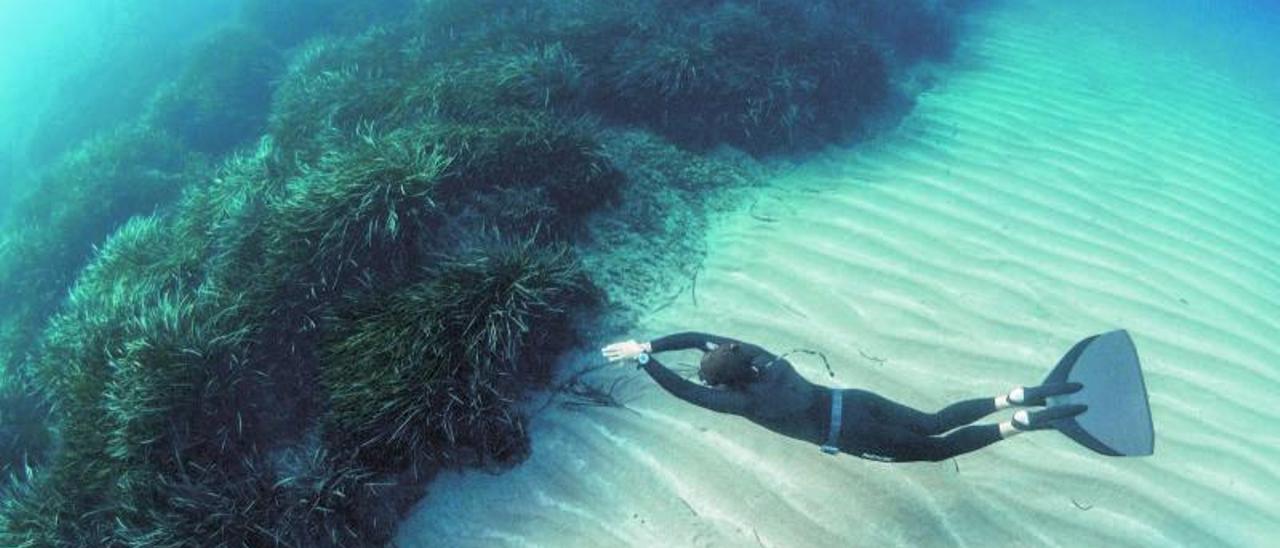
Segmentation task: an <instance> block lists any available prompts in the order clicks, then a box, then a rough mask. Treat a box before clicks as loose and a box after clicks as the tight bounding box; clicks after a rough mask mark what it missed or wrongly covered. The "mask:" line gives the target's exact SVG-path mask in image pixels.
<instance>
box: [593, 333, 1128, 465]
mask: <svg viewBox="0 0 1280 548" xmlns="http://www.w3.org/2000/svg"><path fill="white" fill-rule="evenodd" d="M1126 337H1127V335H1126ZM691 348H696V349H698V350H701V351H702V352H703V353H704V354H703V356H702V359H701V362H700V364H699V369H698V376H699V378H700V379H701V380H702V381H703V382H704V383H705V385H700V384H697V383H694V382H691V381H689V380H686V379H684V378H683V377H681V376H680V375H678V374H676V373H675V372H673V371H671V370H670V369H668V368H667V367H666V366H664V365H662V363H661V362H659V361H658V360H657V359H656V358H655V357H653V356H651V354H654V353H658V352H667V351H672V350H684V349H691ZM602 353H603V354H604V357H605V358H607V359H608V360H609V361H610V362H613V361H620V360H627V359H635V360H637V362H638V365H637V367H638V368H643V369H644V370H645V372H647V373H648V374H649V375H650V376H651V377H653V379H654V380H655V381H657V383H658V384H659V385H661V386H662V387H663V388H664V389H666V390H667V391H668V392H670V393H671V394H673V395H675V396H676V397H678V398H680V399H682V400H685V401H687V402H689V403H692V404H694V405H698V406H700V407H704V408H707V409H710V410H712V411H718V412H721V413H729V414H734V415H739V416H742V417H744V418H746V419H748V420H750V421H752V422H754V423H756V424H758V425H760V426H763V427H765V428H767V429H769V430H772V431H773V432H776V433H778V434H782V435H784V436H789V437H791V438H795V439H798V440H802V441H805V442H810V443H814V444H817V445H819V446H820V447H821V449H822V450H823V452H826V453H829V454H835V453H839V452H844V453H848V454H851V455H857V456H859V457H862V458H864V459H870V460H876V461H882V462H912V461H940V460H946V459H949V458H951V457H954V456H956V455H961V454H964V453H968V452H970V451H976V450H978V449H981V448H983V447H986V446H988V445H991V444H993V443H995V442H997V441H1000V440H1004V439H1008V438H1010V437H1012V436H1014V435H1017V434H1020V433H1022V432H1028V431H1032V430H1042V429H1047V428H1052V427H1054V426H1055V424H1057V423H1060V422H1061V421H1064V420H1065V419H1069V418H1071V417H1075V416H1077V415H1080V414H1082V413H1084V412H1085V411H1086V410H1087V409H1088V406H1087V405H1083V404H1079V403H1068V404H1063V405H1048V406H1046V398H1049V397H1052V396H1064V395H1067V394H1071V393H1073V392H1076V391H1079V390H1080V389H1081V387H1082V385H1081V384H1080V383H1077V382H1047V383H1046V384H1041V385H1038V386H1032V387H1017V388H1014V389H1012V390H1010V391H1009V392H1008V393H1006V394H1002V395H999V396H995V397H991V398H975V399H969V400H964V401H960V402H957V403H953V404H951V405H948V406H947V407H945V408H943V409H942V410H941V411H938V412H937V413H926V412H923V411H920V410H917V409H914V408H911V407H908V406H906V405H903V404H900V403H897V402H894V401H892V400H889V399H888V398H885V397H883V396H880V395H878V394H875V393H873V392H869V391H867V390H859V389H835V388H829V387H825V386H821V385H818V384H814V383H812V382H809V381H808V380H807V379H805V378H804V377H802V376H801V375H800V374H799V373H797V372H796V370H795V368H794V367H792V365H791V363H790V362H788V361H787V360H786V359H785V355H784V356H782V357H779V356H775V355H774V354H772V353H770V352H769V351H767V350H765V349H763V348H761V347H759V346H756V345H754V344H749V343H745V342H742V341H739V340H735V339H731V338H728V337H721V336H716V335H709V334H706V333H698V332H692V331H687V332H682V333H676V334H672V335H668V336H665V337H660V338H657V339H653V340H652V341H649V342H637V341H635V340H628V341H623V342H617V343H613V344H610V345H608V346H606V347H604V348H603V349H602ZM1144 402H1145V395H1144ZM1011 406H1018V407H1039V409H1034V410H1033V409H1019V410H1018V411H1016V412H1015V413H1014V414H1013V418H1012V419H1011V420H1008V421H1005V422H1001V423H998V424H982V425H972V424H971V423H973V422H975V421H977V420H978V419H981V418H983V417H985V416H987V415H990V414H991V413H994V412H996V411H999V410H1001V409H1005V408H1008V407H1011Z"/></svg>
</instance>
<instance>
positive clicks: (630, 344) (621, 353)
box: [600, 340, 650, 362]
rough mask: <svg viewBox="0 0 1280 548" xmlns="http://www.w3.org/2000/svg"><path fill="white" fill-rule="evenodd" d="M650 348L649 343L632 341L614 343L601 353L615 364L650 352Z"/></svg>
mask: <svg viewBox="0 0 1280 548" xmlns="http://www.w3.org/2000/svg"><path fill="white" fill-rule="evenodd" d="M649 348H650V347H649V343H639V342H636V341H634V340H631V341H622V342H616V343H613V344H611V345H609V346H606V347H604V348H603V349H601V350H600V353H601V354H604V357H605V358H608V359H609V361H611V362H615V361H618V360H625V359H627V358H634V357H636V356H639V355H641V354H644V353H645V352H649V351H650V350H649Z"/></svg>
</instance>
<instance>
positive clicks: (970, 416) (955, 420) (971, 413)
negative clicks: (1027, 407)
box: [866, 394, 1000, 436]
mask: <svg viewBox="0 0 1280 548" xmlns="http://www.w3.org/2000/svg"><path fill="white" fill-rule="evenodd" d="M866 401H867V402H868V405H869V406H870V408H871V416H873V417H875V418H876V419H878V420H879V421H880V422H881V423H884V424H886V425H893V426H901V427H903V428H906V429H908V430H911V431H913V432H915V433H917V434H920V435H923V436H932V435H935V434H941V433H943V432H946V431H948V430H951V429H953V428H956V427H958V426H964V425H966V424H969V423H971V422H973V421H976V420H978V419H981V418H982V417H985V416H987V415H990V414H992V413H995V412H996V411H997V410H998V409H1000V407H999V406H998V403H999V398H974V399H971V400H964V401H961V402H956V403H953V404H951V405H948V406H946V407H945V408H943V409H942V410H941V411H938V412H937V413H925V412H924V411H920V410H919V409H915V408H912V407H909V406H906V405H903V404H901V403H898V402H895V401H893V400H890V399H888V398H885V397H883V396H880V395H877V394H870V395H869V396H867V397H866Z"/></svg>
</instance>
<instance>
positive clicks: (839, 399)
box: [822, 388, 844, 455]
mask: <svg viewBox="0 0 1280 548" xmlns="http://www.w3.org/2000/svg"><path fill="white" fill-rule="evenodd" d="M843 416H844V391H843V390H840V389H839V388H832V389H831V428H829V429H828V430H827V443H824V444H823V445H822V452H823V453H826V454H828V455H834V454H836V453H839V452H840V447H839V446H837V445H836V444H837V443H839V442H840V419H841V417H843Z"/></svg>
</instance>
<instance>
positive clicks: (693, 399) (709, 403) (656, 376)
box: [639, 354, 751, 415]
mask: <svg viewBox="0 0 1280 548" xmlns="http://www.w3.org/2000/svg"><path fill="white" fill-rule="evenodd" d="M640 356H641V357H640V358H639V360H640V367H642V368H644V370H645V372H646V373H648V374H649V376H650V377H653V380H655V381H657V382H658V385H659V386H661V387H662V388H663V389H665V390H666V391H667V392H670V393H671V395H673V396H675V397H677V398H680V399H682V400H684V401H687V402H689V403H692V404H694V405H697V406H699V407H705V408H707V409H710V410H712V411H717V412H720V413H731V414H734V415H742V414H745V413H746V412H747V408H748V406H749V404H750V402H751V400H750V398H749V397H748V396H747V395H746V394H743V393H741V392H736V391H731V390H717V389H714V388H708V387H706V386H702V385H700V384H697V383H693V382H689V381H688V380H686V379H685V378H684V377H681V376H680V375H677V374H675V372H674V371H671V370H670V369H667V366H665V365H662V362H659V361H658V359H657V358H654V357H652V356H649V355H648V354H641V355H640Z"/></svg>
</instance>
